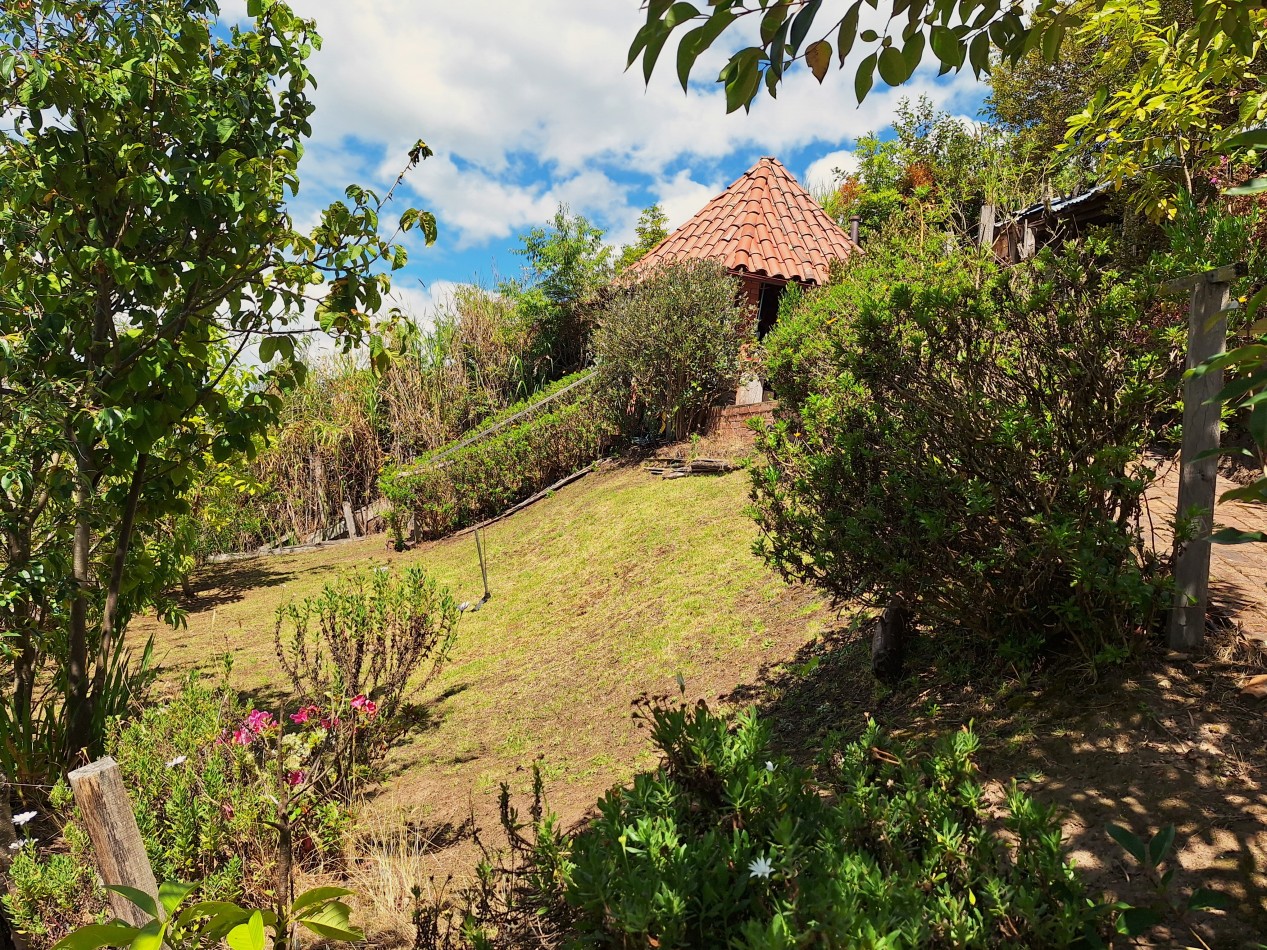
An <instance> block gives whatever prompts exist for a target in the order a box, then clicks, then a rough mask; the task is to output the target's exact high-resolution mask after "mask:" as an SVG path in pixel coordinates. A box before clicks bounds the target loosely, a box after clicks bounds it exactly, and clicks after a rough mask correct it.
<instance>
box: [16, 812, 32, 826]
mask: <svg viewBox="0 0 1267 950" xmlns="http://www.w3.org/2000/svg"><path fill="white" fill-rule="evenodd" d="M35 815H36V813H35V812H33V811H24V812H22V814H20V815H14V816H13V823H14V824H15V825H17V826H18V827H19V828H21V827H22V826H23V825H25V824H26V823H27V822H28V821H30V820H31V819H32V818H34V817H35Z"/></svg>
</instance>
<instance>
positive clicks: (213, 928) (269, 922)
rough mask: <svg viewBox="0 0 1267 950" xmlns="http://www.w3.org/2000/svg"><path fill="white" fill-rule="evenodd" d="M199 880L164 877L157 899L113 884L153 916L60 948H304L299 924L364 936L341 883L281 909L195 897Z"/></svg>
mask: <svg viewBox="0 0 1267 950" xmlns="http://www.w3.org/2000/svg"><path fill="white" fill-rule="evenodd" d="M197 888H198V885H196V884H185V883H182V882H180V881H164V882H163V883H162V884H160V885H159V886H158V900H155V899H154V898H153V897H151V896H150V895H149V894H146V893H145V892H143V891H138V890H136V889H135V888H128V887H111V888H109V889H110V890H112V891H116V892H118V893H119V894H122V895H123V896H124V897H126V898H127V899H128V900H129V901H131V902H132V904H133V905H135V906H136V907H138V908H139V909H140V910H141V911H143V912H144V913H145V914H147V915H149V917H150V918H151V919H150V921H149V922H148V923H145V924H142V925H141V926H139V927H134V926H131V925H129V924H125V923H123V922H122V921H118V920H115V921H112V922H111V923H108V924H89V925H87V926H85V927H81V928H80V929H78V930H76V931H75V932H74V933H72V934H69V935H68V936H66V937H65V938H63V939H62V940H60V941H58V943H57V944H56V947H55V950H100V948H101V947H132V948H133V950H142V948H145V947H162V946H166V947H170V948H171V950H201V948H203V947H207V946H220V945H221V942H223V943H224V944H227V945H228V946H229V947H230V948H231V950H291V948H293V947H297V946H299V945H300V944H299V942H298V940H297V939H296V928H297V927H303V928H304V929H305V930H307V931H308V932H309V933H311V934H313V935H315V936H316V937H318V938H319V939H320V940H321V941H322V942H323V943H325V942H330V943H356V942H360V941H362V940H364V939H365V934H363V933H362V932H361V931H360V929H359V928H357V927H354V926H353V925H352V923H351V916H352V910H351V908H350V907H348V905H347V904H345V903H344V902H343V901H342V900H341V899H340V898H343V897H347V896H348V895H350V894H351V893H352V892H351V891H349V890H347V889H346V888H342V887H314V888H312V889H311V890H308V891H305V892H304V893H302V894H300V895H299V896H298V897H296V898H295V900H294V902H293V903H292V904H291V905H290V906H289V907H285V906H283V907H282V909H281V911H280V913H279V912H277V911H273V910H255V909H252V908H249V907H241V906H240V905H238V904H236V903H234V902H232V901H222V900H191V899H190V895H191V894H193V892H194V891H195V890H196V889H197Z"/></svg>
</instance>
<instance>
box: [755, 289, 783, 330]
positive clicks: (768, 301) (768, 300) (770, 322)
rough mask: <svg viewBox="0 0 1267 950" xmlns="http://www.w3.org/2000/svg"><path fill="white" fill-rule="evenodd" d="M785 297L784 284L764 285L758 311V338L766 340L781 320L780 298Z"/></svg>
mask: <svg viewBox="0 0 1267 950" xmlns="http://www.w3.org/2000/svg"><path fill="white" fill-rule="evenodd" d="M782 295H783V285H782V284H762V285H761V300H760V303H759V304H758V309H757V337H758V338H764V337H765V335H766V334H767V333H769V332H770V330H771V329H772V328H773V327H774V323H775V321H776V320H778V319H779V298H780V297H781V296H782Z"/></svg>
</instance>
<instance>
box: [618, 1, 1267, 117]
mask: <svg viewBox="0 0 1267 950" xmlns="http://www.w3.org/2000/svg"><path fill="white" fill-rule="evenodd" d="M644 6H645V9H646V13H647V16H646V21H645V22H644V24H643V26H642V27H641V28H640V29H639V30H638V33H637V35H636V36H635V37H634V40H633V43H632V45H631V46H630V48H629V62H628V65H629V66H632V65H633V64H634V63H635V62H636V61H638V60H639V59H641V60H642V69H643V75H644V77H645V78H646V79H647V80H648V81H650V79H651V73H652V72H653V71H654V69H655V65H656V63H657V61H658V60H659V58H660V54H661V52H662V51H663V49H664V46H665V44H666V42H667V41H668V38H669V36H670V35H671V34H672V33H673V32H674V31H675V30H678V29H679V28H681V27H689V29H687V30H686V31H685V32H684V33H683V34H682V36H681V38H680V40H679V42H678V47H677V56H676V61H677V62H676V65H677V75H678V80H679V81H680V82H681V84H682V88H683V89H684V90H685V89H686V88H687V85H688V82H689V80H690V76H691V71H692V69H693V68H694V66H695V63H696V62H697V61H698V59H699V57H700V55H701V54H702V53H703V52H704V51H705V50H707V49H710V48H711V47H712V46H713V45H714V44H715V43H716V42H717V41H718V40H719V39H721V37H723V36H726V37H727V39H728V41H727V42H726V44H725V45H726V46H728V47H730V48H734V47H735V46H740V47H741V48H739V49H738V51H737V52H735V53H733V54H732V55H731V56H730V57H729V59H728V60H727V62H726V65H725V66H724V67H723V68H722V70H721V73H720V75H719V76H718V77H717V81H718V82H720V83H723V84H724V86H725V91H726V110H727V111H728V112H734V111H735V110H736V109H739V108H740V107H743V108H745V109H746V108H748V107H750V106H751V105H752V102H753V100H754V99H755V98H756V97H757V95H758V94H759V93H760V92H761V88H762V86H763V85H764V86H765V88H766V90H767V91H768V92H769V94H770V96H771V97H774V96H775V95H777V93H778V87H779V84H780V82H782V80H783V76H784V75H785V74H786V73H787V71H788V70H789V69H791V68H792V67H793V66H794V65H795V64H796V63H797V62H798V61H803V62H804V64H805V65H806V66H807V67H808V68H809V69H810V70H811V71H812V72H813V74H814V76H815V78H816V79H817V80H818V81H819V82H822V81H823V80H824V79H825V78H826V76H827V72H828V70H830V69H831V64H832V60H833V59H835V60H836V61H837V62H838V64H839V65H840V66H841V67H843V66H844V65H845V62H846V61H847V60H848V58H849V54H850V53H851V52H852V51H853V50H854V49H855V47H857V46H858V45H859V41H861V44H862V47H863V48H865V49H866V50H867V51H868V52H867V54H866V55H865V56H863V57H862V59H861V61H860V62H859V63H858V66H857V69H856V72H855V75H854V92H855V94H856V95H857V97H858V101H859V102H861V101H862V100H863V99H864V98H866V95H867V93H868V92H870V91H871V89H872V87H873V86H874V85H875V78H876V76H877V75H879V77H880V79H881V80H883V81H884V82H885V83H887V84H888V85H890V86H899V85H901V84H902V83H904V82H906V81H907V80H908V79H910V78H911V76H912V75H913V74H914V73H915V70H916V68H917V67H918V66H919V65H920V63H921V62H923V61H924V57H925V53H926V52H927V51H929V50H931V52H932V54H933V56H934V57H935V59H936V60H937V61H938V63H939V64H940V67H941V72H942V73H947V72H952V71H953V72H957V71H959V70H961V69H963V68H964V67H965V66H968V67H970V68H971V69H972V71H973V73H974V74H975V75H976V76H977V77H978V78H980V77H981V76H983V75H985V74H986V73H988V72H989V70H990V60H991V55H992V54H998V55H1001V56H1002V57H1003V58H1005V59H1006V60H1008V61H1012V62H1015V61H1017V60H1019V59H1020V58H1021V57H1023V56H1025V55H1026V54H1027V53H1029V52H1031V51H1033V50H1038V51H1041V53H1042V56H1043V58H1044V60H1045V61H1046V62H1049V63H1054V62H1056V61H1057V57H1058V55H1059V51H1060V48H1061V43H1062V41H1063V39H1064V36H1065V35H1066V33H1068V32H1069V31H1070V30H1077V29H1079V28H1080V27H1082V26H1083V25H1084V23H1085V22H1086V12H1085V10H1084V9H1083V8H1082V7H1079V6H1075V5H1070V4H1067V3H1064V2H1061V0H1040V2H1039V3H1038V4H1037V5H1036V6H1035V7H1034V8H1033V9H1032V10H1029V11H1027V10H1026V9H1025V5H1023V4H1021V3H1010V4H1001V3H1000V2H999V0H891V2H887V3H884V4H883V5H881V4H880V0H866V3H865V4H864V0H836V2H833V3H832V4H830V5H829V6H828V9H829V10H830V11H831V12H830V13H828V14H827V15H825V16H822V14H823V12H824V10H823V7H824V3H823V0H712V2H710V3H709V4H708V5H707V7H706V8H705V10H700V9H699V8H697V7H696V6H695V5H694V4H692V3H689V2H686V0H676V2H675V0H647V2H646V3H645V4H644ZM1115 6H1116V7H1121V6H1127V7H1129V6H1130V5H1129V4H1110V3H1109V0H1090V8H1091V9H1092V10H1093V11H1099V10H1101V9H1105V8H1112V7H1115ZM868 7H870V9H868ZM1259 9H1260V5H1259V4H1258V3H1257V2H1256V0H1193V13H1194V16H1193V26H1192V28H1191V30H1190V31H1188V32H1190V33H1191V34H1192V37H1193V39H1194V40H1195V42H1196V43H1197V44H1198V46H1199V47H1200V48H1204V47H1205V46H1206V45H1208V44H1209V43H1210V41H1211V40H1212V39H1213V37H1214V36H1215V35H1216V34H1218V33H1222V35H1224V36H1226V37H1228V38H1229V41H1230V43H1231V45H1232V46H1233V47H1234V48H1235V49H1236V50H1237V51H1238V52H1239V53H1240V54H1242V55H1253V54H1254V52H1255V48H1256V40H1255V38H1254V17H1255V15H1256V12H1257V11H1258V10H1259ZM873 10H874V11H875V12H874V14H873V13H872V11H873ZM864 18H865V19H864ZM754 20H755V21H757V23H758V24H759V25H758V26H757V34H758V35H757V39H756V41H755V43H750V44H749V45H742V44H743V43H744V42H746V41H748V39H749V37H750V36H751V34H750V33H749V34H747V35H743V36H742V39H741V37H740V36H738V35H736V34H743V27H744V26H745V25H747V24H748V23H751V22H752V21H754Z"/></svg>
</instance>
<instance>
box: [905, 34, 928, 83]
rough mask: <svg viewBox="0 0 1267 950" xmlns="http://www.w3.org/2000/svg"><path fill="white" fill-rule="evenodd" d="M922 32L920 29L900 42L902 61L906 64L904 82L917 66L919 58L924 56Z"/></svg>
mask: <svg viewBox="0 0 1267 950" xmlns="http://www.w3.org/2000/svg"><path fill="white" fill-rule="evenodd" d="M924 42H925V40H924V34H923V32H922V31H920V32H918V33H912V34H911V36H910V38H909V39H908V40H907V41H906V42H905V43H903V44H902V62H903V63H904V64H905V65H906V75H905V76H904V77H903V79H902V81H903V82H905V81H906V80H907V79H910V78H911V76H912V75H913V74H914V72H915V69H916V68H917V67H918V66H919V63H920V60H921V59H923V58H924Z"/></svg>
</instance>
